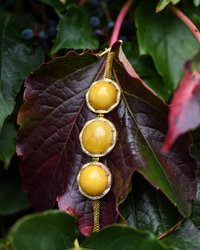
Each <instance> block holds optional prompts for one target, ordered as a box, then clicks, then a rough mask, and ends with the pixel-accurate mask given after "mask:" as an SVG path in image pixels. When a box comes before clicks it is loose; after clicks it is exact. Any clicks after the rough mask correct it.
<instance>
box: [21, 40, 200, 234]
mask: <svg viewBox="0 0 200 250" xmlns="http://www.w3.org/2000/svg"><path fill="white" fill-rule="evenodd" d="M112 50H113V51H116V57H115V62H114V71H113V73H114V77H115V80H116V81H117V82H118V83H119V84H120V86H121V88H122V100H121V103H120V105H119V106H118V108H117V109H115V110H114V111H112V112H111V113H110V114H109V115H108V116H106V117H107V118H108V119H110V120H111V121H112V122H113V123H114V124H115V126H116V129H117V131H118V141H117V144H116V146H115V148H114V150H113V151H112V152H111V153H110V154H109V155H108V156H107V157H104V158H102V159H101V161H102V162H104V163H105V164H106V165H107V166H108V167H109V168H110V169H111V172H112V174H113V185H112V189H111V192H109V193H108V195H107V196H106V197H104V198H103V199H102V200H101V214H100V222H101V227H103V226H105V225H108V224H111V223H114V222H116V218H117V215H118V209H117V201H118V198H119V197H123V196H124V195H125V194H126V192H127V190H128V186H129V183H130V181H131V177H132V174H133V172H134V171H138V172H140V173H141V174H142V175H143V176H144V177H145V178H146V179H147V180H148V181H149V182H150V183H152V185H154V186H155V187H157V188H160V189H161V190H162V191H163V192H164V193H165V194H166V196H167V197H168V198H169V199H170V200H171V201H172V202H173V203H174V204H175V205H177V207H178V209H179V211H180V212H181V213H182V214H183V215H184V216H188V215H189V214H190V212H191V201H192V200H193V199H194V197H195V193H196V181H195V172H196V162H195V161H194V159H193V158H191V156H190V155H189V146H190V144H191V140H190V137H189V136H188V135H184V136H181V137H180V138H179V139H178V140H177V142H176V143H175V144H174V146H173V147H172V148H171V149H170V151H169V152H168V153H167V154H166V155H164V154H163V153H162V152H161V149H162V146H163V142H164V140H165V136H166V132H167V114H168V107H167V106H166V105H165V104H164V103H163V102H162V101H161V100H160V99H159V98H158V97H157V96H156V95H155V94H154V93H153V92H152V91H151V90H150V89H149V88H148V87H147V86H146V85H145V83H143V82H142V80H141V79H140V78H139V77H138V76H137V75H136V73H135V72H134V70H133V69H132V67H131V66H130V64H129V62H128V61H127V59H126V57H125V56H124V54H123V52H122V50H121V43H120V42H117V43H115V44H114V46H113V47H112ZM104 61H105V58H102V59H98V58H97V57H96V56H95V55H94V54H92V52H87V53H85V54H82V55H78V54H76V53H73V52H72V53H69V54H68V55H66V56H64V57H62V58H57V59H55V60H54V61H51V62H49V63H47V64H43V65H41V66H40V67H39V68H38V69H36V70H35V71H34V72H33V73H32V74H31V75H30V76H29V77H28V78H27V80H26V91H25V100H26V101H25V103H24V105H23V106H22V108H21V110H20V113H19V118H18V122H19V124H20V125H21V128H20V130H19V134H18V144H17V152H18V154H19V155H23V161H22V164H21V175H22V181H23V186H24V189H25V191H26V192H27V193H28V196H29V199H30V201H31V203H32V205H33V206H34V207H35V208H36V209H37V210H40V211H42V210H45V209H49V208H51V207H52V206H53V205H54V204H55V202H56V197H57V201H58V205H59V208H60V209H61V210H64V211H68V212H70V213H72V214H74V215H75V216H77V217H78V227H79V230H80V231H81V233H82V234H84V235H89V234H90V233H91V232H92V229H93V215H92V214H93V210H92V206H91V202H90V201H89V200H88V199H87V198H85V197H83V196H82V195H81V194H80V193H79V191H78V186H77V183H76V176H77V174H78V172H79V169H80V167H81V166H82V165H83V164H84V163H87V162H89V161H91V157H89V156H87V155H86V154H84V153H83V152H82V150H81V147H80V144H79V140H78V135H79V133H80V131H81V129H82V127H83V125H84V123H85V122H86V121H88V120H89V119H92V118H93V117H95V116H96V115H95V114H93V113H92V112H91V111H90V110H89V109H88V108H87V106H86V104H85V93H86V90H87V88H88V87H89V86H90V84H91V83H92V82H93V81H94V80H96V79H99V78H101V77H102V76H100V75H101V73H102V65H103V63H104ZM138 188H139V187H138Z"/></svg>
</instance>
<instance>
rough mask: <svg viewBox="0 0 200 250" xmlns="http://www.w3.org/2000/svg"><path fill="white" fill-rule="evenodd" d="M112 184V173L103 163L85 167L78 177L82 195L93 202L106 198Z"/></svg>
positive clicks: (89, 164)
mask: <svg viewBox="0 0 200 250" xmlns="http://www.w3.org/2000/svg"><path fill="white" fill-rule="evenodd" d="M111 182H112V175H111V172H110V170H109V168H107V167H106V166H105V165H104V164H103V163H101V162H89V163H87V164H85V165H83V166H82V168H81V170H80V171H79V173H78V176H77V183H78V187H79V191H80V193H81V194H82V195H84V196H86V197H87V198H89V199H92V200H97V199H100V198H102V197H103V196H105V195H106V194H107V193H108V192H109V190H110V188H111Z"/></svg>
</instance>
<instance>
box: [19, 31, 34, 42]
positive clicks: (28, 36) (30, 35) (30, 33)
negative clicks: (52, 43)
mask: <svg viewBox="0 0 200 250" xmlns="http://www.w3.org/2000/svg"><path fill="white" fill-rule="evenodd" d="M33 36H34V32H33V30H32V29H25V30H23V31H22V32H21V38H22V39H23V40H26V41H27V40H31V39H32V38H33Z"/></svg>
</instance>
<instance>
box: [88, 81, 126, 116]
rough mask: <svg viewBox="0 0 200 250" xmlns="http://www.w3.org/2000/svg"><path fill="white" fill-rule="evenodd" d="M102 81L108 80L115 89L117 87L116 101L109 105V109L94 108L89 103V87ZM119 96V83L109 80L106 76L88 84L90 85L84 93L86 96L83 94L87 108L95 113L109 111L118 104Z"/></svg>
mask: <svg viewBox="0 0 200 250" xmlns="http://www.w3.org/2000/svg"><path fill="white" fill-rule="evenodd" d="M102 81H106V82H110V83H112V84H113V85H114V86H115V87H116V89H117V99H116V102H115V103H114V104H113V105H112V106H110V108H109V109H107V110H96V109H95V108H93V107H92V105H91V104H90V101H89V93H90V90H91V88H92V87H93V86H94V85H96V84H97V83H99V82H102ZM120 98H121V89H120V87H119V85H118V84H117V83H116V82H115V81H113V80H111V79H108V78H103V79H101V80H98V81H95V82H93V83H92V84H91V85H90V87H89V89H88V91H87V93H86V96H85V99H86V103H87V106H88V108H89V109H90V110H91V111H93V112H94V113H97V114H107V113H109V112H110V111H112V110H113V109H114V108H115V107H116V106H117V105H118V104H119V102H120Z"/></svg>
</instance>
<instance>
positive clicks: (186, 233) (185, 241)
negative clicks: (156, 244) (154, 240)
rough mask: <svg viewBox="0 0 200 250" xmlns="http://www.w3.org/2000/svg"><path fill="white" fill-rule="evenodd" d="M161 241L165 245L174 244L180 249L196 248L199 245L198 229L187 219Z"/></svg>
mask: <svg viewBox="0 0 200 250" xmlns="http://www.w3.org/2000/svg"><path fill="white" fill-rule="evenodd" d="M162 241H163V242H164V243H165V244H167V245H173V246H176V247H177V248H178V249H180V250H198V249H199V246H200V231H199V229H198V228H197V227H196V226H195V224H194V223H193V222H192V221H191V220H190V219H188V220H187V221H186V222H185V223H183V224H182V225H181V226H180V227H178V228H176V229H175V230H174V231H173V232H172V233H171V234H169V236H168V237H166V238H164V239H163V240H162Z"/></svg>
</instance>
